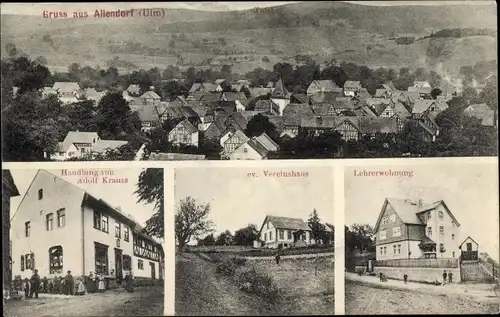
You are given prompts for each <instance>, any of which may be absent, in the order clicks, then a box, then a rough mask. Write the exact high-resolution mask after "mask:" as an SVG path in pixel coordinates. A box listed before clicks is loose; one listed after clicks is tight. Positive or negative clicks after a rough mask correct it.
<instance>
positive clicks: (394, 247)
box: [392, 244, 397, 254]
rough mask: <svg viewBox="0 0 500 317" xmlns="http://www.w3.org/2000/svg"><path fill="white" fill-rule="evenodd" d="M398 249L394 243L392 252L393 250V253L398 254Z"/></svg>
mask: <svg viewBox="0 0 500 317" xmlns="http://www.w3.org/2000/svg"><path fill="white" fill-rule="evenodd" d="M396 251H397V250H396V245H395V244H393V245H392V252H393V254H396Z"/></svg>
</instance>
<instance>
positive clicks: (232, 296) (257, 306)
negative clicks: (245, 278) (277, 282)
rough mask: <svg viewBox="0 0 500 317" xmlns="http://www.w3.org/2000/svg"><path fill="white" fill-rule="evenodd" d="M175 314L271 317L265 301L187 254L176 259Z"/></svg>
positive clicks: (213, 267) (211, 265) (190, 254)
mask: <svg viewBox="0 0 500 317" xmlns="http://www.w3.org/2000/svg"><path fill="white" fill-rule="evenodd" d="M175 314H176V315H183V316H193V315H197V316H228V315H232V316H248V315H269V310H268V309H266V307H265V305H263V304H262V299H260V298H257V297H255V296H251V295H249V294H246V293H244V292H243V291H241V290H240V289H238V288H237V287H236V286H235V285H234V284H233V283H231V281H229V280H228V279H227V278H226V277H224V276H220V275H218V274H216V272H215V266H214V265H213V264H212V263H210V262H207V261H204V260H202V259H201V258H200V257H198V256H196V255H194V254H192V253H185V254H181V255H178V256H176V267H175Z"/></svg>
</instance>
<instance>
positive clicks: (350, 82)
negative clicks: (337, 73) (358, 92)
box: [344, 80, 361, 89]
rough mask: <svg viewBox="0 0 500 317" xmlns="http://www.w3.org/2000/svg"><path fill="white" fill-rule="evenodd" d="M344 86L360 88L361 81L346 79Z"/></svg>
mask: <svg viewBox="0 0 500 317" xmlns="http://www.w3.org/2000/svg"><path fill="white" fill-rule="evenodd" d="M344 88H350V89H359V88H361V82H359V81H354V80H347V81H346V82H345V83H344Z"/></svg>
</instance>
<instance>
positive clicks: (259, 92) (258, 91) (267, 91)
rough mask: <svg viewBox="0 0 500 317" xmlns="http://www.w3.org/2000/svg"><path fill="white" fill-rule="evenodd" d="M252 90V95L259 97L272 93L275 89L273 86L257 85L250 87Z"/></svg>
mask: <svg viewBox="0 0 500 317" xmlns="http://www.w3.org/2000/svg"><path fill="white" fill-rule="evenodd" d="M249 91H250V96H251V97H252V98H257V97H260V96H267V95H270V94H271V93H272V91H273V89H272V88H263V87H255V88H249Z"/></svg>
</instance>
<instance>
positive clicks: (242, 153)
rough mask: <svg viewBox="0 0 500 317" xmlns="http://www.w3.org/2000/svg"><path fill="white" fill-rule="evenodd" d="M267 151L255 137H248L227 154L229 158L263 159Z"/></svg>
mask: <svg viewBox="0 0 500 317" xmlns="http://www.w3.org/2000/svg"><path fill="white" fill-rule="evenodd" d="M267 153H269V151H268V150H267V149H266V148H265V147H264V146H263V145H262V144H260V143H259V142H258V141H257V140H256V139H255V138H251V139H248V140H247V141H246V142H245V143H243V144H242V145H240V146H239V147H237V148H236V149H235V150H234V151H233V152H231V153H230V154H229V159H230V160H264V159H266V158H267Z"/></svg>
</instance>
